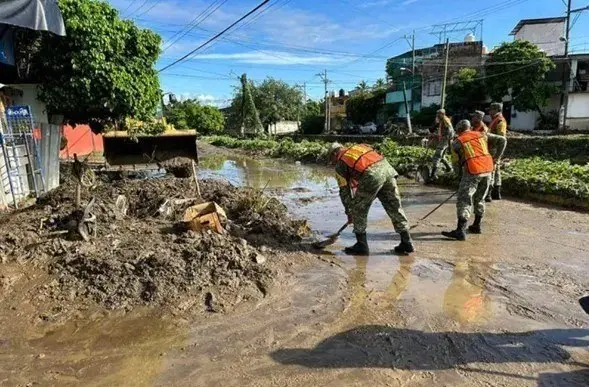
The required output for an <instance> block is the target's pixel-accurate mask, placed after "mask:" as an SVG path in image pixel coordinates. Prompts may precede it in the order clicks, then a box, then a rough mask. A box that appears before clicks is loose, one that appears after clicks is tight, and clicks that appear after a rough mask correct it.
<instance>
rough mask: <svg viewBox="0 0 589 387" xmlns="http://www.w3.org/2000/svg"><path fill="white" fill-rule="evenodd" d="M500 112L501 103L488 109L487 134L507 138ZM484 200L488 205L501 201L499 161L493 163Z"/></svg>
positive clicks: (503, 119) (503, 118)
mask: <svg viewBox="0 0 589 387" xmlns="http://www.w3.org/2000/svg"><path fill="white" fill-rule="evenodd" d="M502 112H503V104H502V103H498V102H494V103H492V104H491V106H490V107H489V113H490V115H491V117H492V121H491V123H490V124H489V133H492V134H495V135H497V136H503V137H505V138H507V121H506V120H505V117H503V113H502ZM485 200H486V201H487V202H489V203H490V202H492V201H493V200H501V159H497V162H496V163H495V170H494V171H493V174H492V175H491V188H490V189H489V192H488V193H487V197H486V199H485Z"/></svg>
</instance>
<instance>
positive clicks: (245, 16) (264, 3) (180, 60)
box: [158, 0, 270, 73]
mask: <svg viewBox="0 0 589 387" xmlns="http://www.w3.org/2000/svg"><path fill="white" fill-rule="evenodd" d="M269 1H270V0H264V1H262V2H261V3H260V4H258V5H257V6H256V7H255V8H254V9H252V10H251V11H249V12H248V13H246V14H245V15H243V16H242V17H240V18H239V19H237V21H235V22H233V23H232V24H231V25H230V26H229V27H227V28H225V29H224V30H223V31H221V32H219V33H218V34H217V35H215V36H213V37H212V38H210V39H209V40H207V41H206V42H204V43H203V44H201V45H200V46H198V47H197V48H195V49H194V50H192V51H190V52H189V53H188V54H186V55H184V56H183V57H182V58H180V59H178V60H176V61H174V62H172V63H171V64H169V65H167V66H165V67H164V68H162V69H160V70H159V71H158V72H160V73H161V72H162V71H164V70H167V69H169V68H170V67H172V66H174V65H175V64H178V63H180V62H182V61H183V60H185V59H186V58H188V57H189V56H190V55H192V54H194V53H195V52H197V51H198V50H200V49H201V48H203V47H205V46H206V45H207V44H209V43H210V42H212V41H214V40H215V39H218V38H219V37H220V36H222V35H223V34H224V33H226V32H227V31H229V30H230V29H231V28H233V27H234V26H235V25H237V24H239V23H240V22H241V21H243V20H245V19H247V18H248V17H249V16H250V15H252V14H253V13H255V12H256V11H257V10H258V9H260V8H262V7H263V6H264V5H266V4H268V2H269Z"/></svg>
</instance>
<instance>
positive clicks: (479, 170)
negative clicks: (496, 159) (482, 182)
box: [457, 130, 493, 175]
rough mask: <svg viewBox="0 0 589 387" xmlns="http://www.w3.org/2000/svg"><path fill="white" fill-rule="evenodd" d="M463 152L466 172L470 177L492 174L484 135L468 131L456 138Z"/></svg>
mask: <svg viewBox="0 0 589 387" xmlns="http://www.w3.org/2000/svg"><path fill="white" fill-rule="evenodd" d="M457 139H458V141H459V142H460V145H461V146H462V150H463V152H464V159H465V161H464V162H465V163H466V170H467V171H468V173H470V174H471V175H482V174H483V173H490V172H493V157H492V156H491V154H490V153H489V146H488V144H487V138H486V136H485V135H484V133H481V132H474V131H472V130H469V131H467V132H464V133H462V134H461V135H459V136H458V138H457Z"/></svg>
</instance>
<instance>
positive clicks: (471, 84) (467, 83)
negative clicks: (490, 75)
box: [446, 68, 487, 116]
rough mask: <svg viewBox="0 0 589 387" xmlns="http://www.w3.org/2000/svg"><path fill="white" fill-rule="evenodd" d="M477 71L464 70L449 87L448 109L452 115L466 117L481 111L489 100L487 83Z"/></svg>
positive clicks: (459, 72)
mask: <svg viewBox="0 0 589 387" xmlns="http://www.w3.org/2000/svg"><path fill="white" fill-rule="evenodd" d="M480 78H481V74H479V73H478V72H477V70H475V69H471V68H462V69H460V70H459V71H458V74H456V78H455V80H454V83H452V84H451V85H449V86H448V92H447V104H446V106H447V109H448V111H450V112H452V115H458V116H466V115H468V113H471V112H473V111H474V110H477V109H480V108H481V106H482V105H483V104H484V103H485V101H486V99H487V93H486V91H485V90H486V88H485V83H484V82H483V80H481V79H480Z"/></svg>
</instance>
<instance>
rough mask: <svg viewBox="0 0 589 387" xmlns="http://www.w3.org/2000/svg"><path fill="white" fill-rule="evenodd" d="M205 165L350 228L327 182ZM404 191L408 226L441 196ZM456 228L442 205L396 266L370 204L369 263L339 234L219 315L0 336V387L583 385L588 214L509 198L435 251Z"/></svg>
mask: <svg viewBox="0 0 589 387" xmlns="http://www.w3.org/2000/svg"><path fill="white" fill-rule="evenodd" d="M202 168H203V170H201V172H202V173H201V174H202V175H203V177H222V178H226V179H228V180H230V181H231V182H233V183H234V184H238V185H242V184H243V185H251V186H255V187H265V186H267V192H268V193H270V194H272V195H275V196H277V197H279V198H280V199H281V200H282V201H284V202H285V203H286V204H287V206H288V207H289V208H290V210H291V211H292V212H293V213H295V214H296V215H298V216H303V217H306V218H307V219H309V221H310V224H311V226H312V228H313V229H315V230H317V231H318V232H320V233H323V234H328V233H330V232H333V231H335V230H337V229H338V228H339V226H340V225H341V224H342V223H343V222H344V221H345V219H344V216H343V214H342V211H341V204H340V203H339V199H338V197H337V189H336V184H335V181H334V179H332V178H331V177H330V173H329V171H327V170H326V169H321V168H309V167H305V166H299V165H295V164H294V163H288V162H284V161H255V160H252V159H249V158H246V157H238V156H235V155H233V156H227V155H226V153H221V152H220V154H218V155H217V156H215V155H213V154H210V155H209V156H207V157H206V158H205V159H204V160H203V163H202ZM205 168H206V170H205ZM402 184H403V187H402V194H403V203H404V205H405V208H406V212H407V214H408V216H409V218H410V220H412V221H416V220H417V219H419V218H420V217H421V216H423V215H425V214H426V213H427V212H429V211H430V210H431V209H432V208H433V207H435V205H436V204H437V203H439V202H440V201H441V200H443V199H444V198H446V197H447V196H448V195H449V194H450V192H448V191H446V190H443V189H439V188H430V187H423V186H416V185H412V184H411V182H409V181H403V182H402ZM454 226H455V207H454V203H453V202H450V203H449V204H447V205H445V206H443V207H442V208H441V209H440V210H439V211H438V212H436V213H435V214H434V215H432V216H431V217H430V218H429V219H428V221H427V222H424V223H423V224H421V225H420V226H419V227H418V228H416V229H415V233H414V237H415V240H416V241H415V243H416V247H417V249H418V251H417V253H416V254H414V255H412V256H411V257H398V256H395V255H392V254H391V253H390V250H391V248H392V247H393V246H394V244H396V243H398V237H397V236H396V235H395V234H394V233H393V230H392V226H391V224H390V222H389V221H388V219H386V215H385V214H384V211H383V209H382V207H381V206H380V205H379V204H375V206H374V208H373V210H372V212H371V214H370V217H369V228H368V237H369V242H370V245H371V252H372V255H371V256H370V257H368V258H360V257H346V256H343V255H342V254H341V249H342V248H343V246H345V245H347V244H350V243H352V240H353V235H352V234H351V230H347V231H346V232H345V233H344V234H343V236H342V238H341V240H340V243H339V244H337V245H334V246H332V247H331V248H330V251H328V252H326V253H325V254H324V255H323V256H322V259H321V260H320V261H318V264H316V265H314V266H311V267H307V268H306V269H304V270H302V271H301V270H293V271H292V272H289V273H287V275H286V276H285V277H284V281H283V282H282V283H281V284H279V285H278V286H277V287H275V288H274V289H273V290H272V292H271V293H270V294H269V296H268V297H266V298H264V299H262V300H260V301H258V302H257V303H255V304H254V303H246V304H243V305H240V306H239V307H238V309H237V310H235V311H234V312H232V313H230V314H228V315H222V314H209V315H207V316H205V317H202V318H198V319H193V318H189V317H187V316H184V315H182V314H179V315H176V316H174V315H164V316H162V315H161V314H160V313H158V312H157V311H154V310H139V309H138V310H135V311H133V312H132V313H130V314H126V315H122V314H118V315H117V314H109V315H108V316H104V315H103V314H102V313H98V312H97V313H95V314H94V317H93V318H91V319H88V320H87V321H85V322H84V323H80V322H78V323H75V324H73V323H72V324H69V325H67V324H66V325H65V326H62V327H60V328H59V329H56V330H54V331H53V332H45V333H43V334H40V335H38V336H37V337H34V336H33V335H26V334H23V336H22V338H21V339H20V340H18V341H17V340H14V338H9V337H6V338H1V339H0V364H2V365H3V367H0V368H2V369H3V370H4V371H2V372H0V385H2V384H6V385H9V384H8V381H14V380H18V381H19V383H21V384H22V385H26V384H27V383H33V382H38V383H40V384H47V385H52V384H53V385H55V384H59V385H68V384H70V385H77V384H84V385H109V386H110V385H138V386H139V385H140V386H143V385H175V386H196V385H198V386H209V385H210V386H213V385H221V384H222V385H228V386H234V385H235V386H244V385H256V386H271V385H276V386H313V385H325V386H364V385H390V386H401V385H402V386H432V385H434V386H478V385H481V386H586V385H589V351H588V348H589V317H588V316H586V315H584V313H583V311H582V310H581V309H580V307H579V306H578V305H577V304H576V300H577V298H578V297H580V296H581V295H584V294H586V293H589V281H588V280H587V278H588V274H589V269H587V258H588V257H589V216H588V215H587V214H582V213H575V212H569V211H563V210H559V209H553V208H546V207H539V206H536V205H533V204H527V203H519V202H516V201H510V200H505V201H502V202H496V203H493V204H492V205H491V206H490V207H489V211H488V216H487V217H486V218H485V223H484V227H485V229H484V231H485V234H484V235H482V236H472V237H470V239H469V240H468V241H467V242H465V243H460V242H451V241H446V240H443V238H441V237H440V235H439V234H440V231H442V230H446V229H451V228H453V227H454ZM28 275H31V274H28ZM3 313H7V312H6V311H4V312H3ZM25 329H26V327H25ZM35 332H37V331H35ZM23 359H25V360H26V361H23ZM19 364H22V365H21V366H19ZM7 366H9V367H10V368H7ZM10 385H12V384H10Z"/></svg>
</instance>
